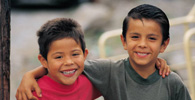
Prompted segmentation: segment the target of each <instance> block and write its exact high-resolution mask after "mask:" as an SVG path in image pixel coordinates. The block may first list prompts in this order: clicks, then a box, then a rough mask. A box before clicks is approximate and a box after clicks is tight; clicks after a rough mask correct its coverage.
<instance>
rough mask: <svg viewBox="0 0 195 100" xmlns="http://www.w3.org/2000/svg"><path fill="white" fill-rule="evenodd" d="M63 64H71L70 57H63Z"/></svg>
mask: <svg viewBox="0 0 195 100" xmlns="http://www.w3.org/2000/svg"><path fill="white" fill-rule="evenodd" d="M64 65H65V66H70V65H73V61H72V59H71V57H65V59H64Z"/></svg>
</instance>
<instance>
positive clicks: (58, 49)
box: [38, 38, 88, 85]
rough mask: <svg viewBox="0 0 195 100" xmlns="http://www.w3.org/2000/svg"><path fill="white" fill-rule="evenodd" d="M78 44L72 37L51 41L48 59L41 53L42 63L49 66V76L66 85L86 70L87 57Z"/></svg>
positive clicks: (86, 52)
mask: <svg viewBox="0 0 195 100" xmlns="http://www.w3.org/2000/svg"><path fill="white" fill-rule="evenodd" d="M87 54H88V50H87V49H86V50H85V54H83V51H82V49H81V46H80V44H78V43H77V42H76V41H75V40H74V39H72V38H64V39H60V40H56V41H54V42H53V43H51V46H50V48H49V52H48V54H47V60H45V59H44V58H43V56H41V55H39V56H38V59H39V60H40V62H41V64H42V65H43V66H44V67H45V68H47V70H48V74H47V75H48V76H49V77H50V78H51V79H53V80H55V81H56V82H58V83H61V84H64V85H71V84H73V83H74V82H75V81H76V79H77V78H78V76H79V75H80V74H81V73H82V72H83V70H84V61H85V59H86V57H87Z"/></svg>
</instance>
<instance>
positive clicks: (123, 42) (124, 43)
mask: <svg viewBox="0 0 195 100" xmlns="http://www.w3.org/2000/svg"><path fill="white" fill-rule="evenodd" d="M120 37H121V42H122V44H123V48H124V49H125V50H127V43H126V41H125V39H124V37H123V35H122V34H121V35H120Z"/></svg>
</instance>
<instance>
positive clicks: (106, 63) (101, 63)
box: [85, 59, 126, 67]
mask: <svg viewBox="0 0 195 100" xmlns="http://www.w3.org/2000/svg"><path fill="white" fill-rule="evenodd" d="M125 60H126V59H121V60H117V61H115V60H111V59H95V60H86V61H85V66H90V67H91V66H105V67H108V66H116V65H118V64H123V63H124V62H125Z"/></svg>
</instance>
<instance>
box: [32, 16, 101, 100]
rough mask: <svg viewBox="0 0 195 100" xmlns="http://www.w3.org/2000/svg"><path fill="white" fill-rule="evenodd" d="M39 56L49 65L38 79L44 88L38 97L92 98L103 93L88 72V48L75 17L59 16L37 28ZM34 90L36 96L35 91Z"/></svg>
mask: <svg viewBox="0 0 195 100" xmlns="http://www.w3.org/2000/svg"><path fill="white" fill-rule="evenodd" d="M37 36H38V37H39V38H38V44H39V50H40V54H39V55H38V59H39V61H40V62H41V64H42V65H43V66H44V67H45V68H46V69H47V71H48V74H47V75H44V76H43V77H42V78H40V79H39V80H38V81H37V82H38V85H39V87H40V88H41V90H42V98H39V100H93V99H95V98H97V97H98V96H100V93H99V91H97V89H96V88H94V87H93V85H92V84H91V82H90V81H89V80H88V79H87V77H86V76H85V75H83V74H82V72H83V70H84V61H85V59H86V57H87V54H88V50H87V49H86V46H85V41H84V33H83V31H82V30H81V26H80V25H79V24H78V23H77V22H76V21H74V20H73V19H66V18H57V19H53V20H50V21H48V22H47V23H45V24H44V25H43V26H42V27H41V29H40V30H39V31H38V32H37ZM33 94H34V95H35V96H36V97H37V95H36V93H35V92H33Z"/></svg>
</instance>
